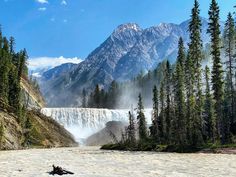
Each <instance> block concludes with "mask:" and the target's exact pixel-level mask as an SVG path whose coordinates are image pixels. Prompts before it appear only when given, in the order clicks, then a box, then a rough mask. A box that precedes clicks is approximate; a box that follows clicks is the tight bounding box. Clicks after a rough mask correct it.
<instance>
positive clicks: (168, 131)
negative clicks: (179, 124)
mask: <svg viewBox="0 0 236 177" xmlns="http://www.w3.org/2000/svg"><path fill="white" fill-rule="evenodd" d="M165 86H166V88H165V89H166V112H165V113H166V115H165V118H166V140H167V142H169V141H170V135H171V68H170V62H169V61H167V62H166V71H165Z"/></svg>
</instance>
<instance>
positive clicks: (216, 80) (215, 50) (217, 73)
mask: <svg viewBox="0 0 236 177" xmlns="http://www.w3.org/2000/svg"><path fill="white" fill-rule="evenodd" d="M219 12H220V10H219V6H218V4H217V2H216V0H212V2H211V5H210V9H209V12H208V14H209V24H208V25H209V27H208V33H209V34H210V36H211V56H212V60H213V68H212V81H211V82H212V90H213V96H214V100H215V111H216V121H217V133H218V135H219V136H220V137H221V141H222V142H224V132H223V125H222V122H223V120H222V119H223V110H222V107H223V98H224V93H223V84H224V83H223V70H222V63H221V58H220V50H221V46H220V41H221V39H220V24H219V20H220V17H219Z"/></svg>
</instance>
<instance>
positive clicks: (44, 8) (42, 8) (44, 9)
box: [38, 7, 47, 11]
mask: <svg viewBox="0 0 236 177" xmlns="http://www.w3.org/2000/svg"><path fill="white" fill-rule="evenodd" d="M38 10H39V11H46V10H47V8H46V7H40V8H38Z"/></svg>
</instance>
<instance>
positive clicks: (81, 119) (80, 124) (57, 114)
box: [41, 108, 151, 141]
mask: <svg viewBox="0 0 236 177" xmlns="http://www.w3.org/2000/svg"><path fill="white" fill-rule="evenodd" d="M41 112H42V113H43V114H45V115H46V116H49V117H52V118H53V119H55V120H56V121H57V122H59V123H60V124H61V125H63V126H64V127H65V128H66V129H67V130H68V131H69V132H71V133H72V134H73V135H74V137H75V138H76V140H77V141H81V139H84V138H87V137H88V136H90V135H92V134H94V133H96V132H97V131H99V130H101V129H102V128H104V127H105V125H106V123H107V122H109V121H122V122H128V112H129V110H109V109H91V108H43V109H42V110H41ZM145 115H146V117H147V123H148V124H150V123H151V109H147V110H145Z"/></svg>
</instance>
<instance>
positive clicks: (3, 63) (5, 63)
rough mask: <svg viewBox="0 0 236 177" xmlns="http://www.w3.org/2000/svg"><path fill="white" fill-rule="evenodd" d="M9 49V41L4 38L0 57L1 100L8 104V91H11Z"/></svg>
mask: <svg viewBox="0 0 236 177" xmlns="http://www.w3.org/2000/svg"><path fill="white" fill-rule="evenodd" d="M9 57H10V56H9V47H8V41H7V39H6V38H5V37H4V38H3V48H2V53H1V56H0V71H1V72H0V98H1V99H2V100H3V101H4V102H5V103H8V89H9V82H8V74H9V65H10V62H9Z"/></svg>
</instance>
